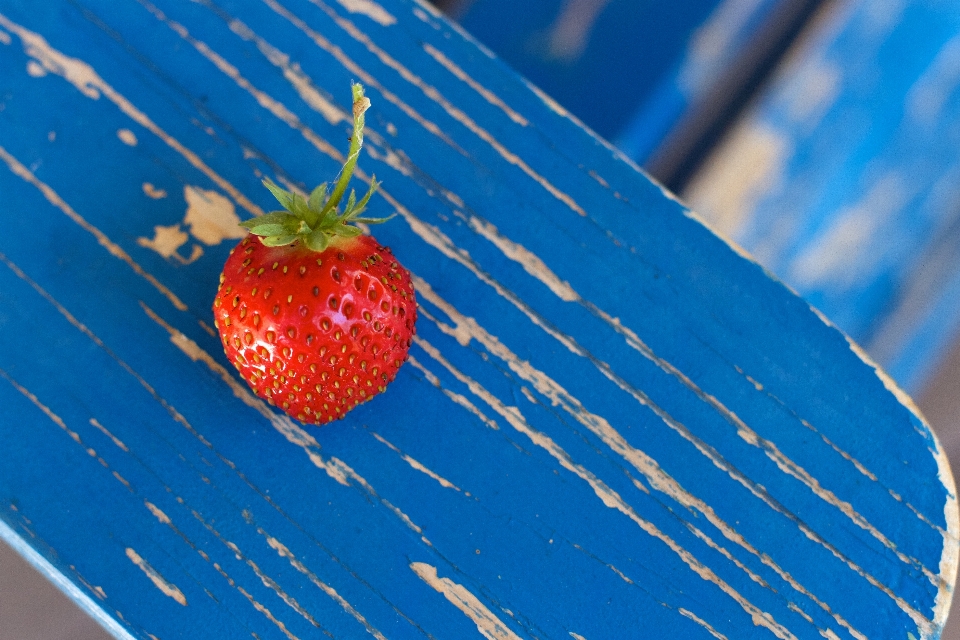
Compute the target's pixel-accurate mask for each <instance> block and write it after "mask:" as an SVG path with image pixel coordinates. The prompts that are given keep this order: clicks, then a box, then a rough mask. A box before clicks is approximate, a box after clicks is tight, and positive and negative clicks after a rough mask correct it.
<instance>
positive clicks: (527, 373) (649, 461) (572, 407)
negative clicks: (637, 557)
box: [413, 275, 922, 637]
mask: <svg viewBox="0 0 960 640" xmlns="http://www.w3.org/2000/svg"><path fill="white" fill-rule="evenodd" d="M413 281H414V286H415V287H416V289H417V293H418V295H420V296H421V297H422V298H423V299H424V300H427V301H429V302H430V303H431V304H433V305H434V306H436V307H437V308H439V309H440V310H441V311H443V312H444V313H445V314H446V315H447V317H449V318H450V319H451V320H452V321H453V324H454V327H449V326H448V325H446V324H445V323H442V322H439V321H438V320H436V319H435V318H433V317H432V316H430V314H429V313H427V312H423V311H422V312H421V315H422V316H423V317H426V318H428V319H430V320H431V321H433V322H435V323H436V324H437V326H438V327H439V328H440V329H441V331H444V332H445V333H448V334H449V335H452V336H456V337H457V338H458V340H460V342H461V344H464V345H465V344H469V342H470V340H472V339H473V340H477V342H479V343H480V344H481V345H483V346H484V347H485V348H486V349H487V351H488V352H490V353H491V354H492V355H494V356H496V357H498V358H500V359H501V360H502V361H504V362H505V363H506V364H507V366H508V367H509V368H510V370H511V371H513V372H514V373H516V374H517V375H518V376H519V377H520V378H522V379H524V380H526V381H527V382H529V383H531V384H533V386H534V388H536V389H537V391H538V392H539V393H541V394H542V395H544V396H545V397H547V398H548V399H549V400H550V401H551V402H552V403H553V404H555V405H558V406H560V407H562V408H563V409H564V410H565V411H566V412H567V413H569V414H570V415H571V416H573V417H574V418H575V419H576V420H577V421H578V422H580V423H581V424H583V425H584V426H586V427H587V428H588V429H589V430H590V431H591V432H593V433H594V434H595V435H597V436H598V437H599V438H600V439H601V440H602V441H603V442H604V443H605V444H606V445H607V446H608V447H610V448H611V449H612V450H613V451H615V452H616V453H617V454H618V455H620V456H621V457H622V458H623V459H624V460H626V461H627V462H628V463H629V464H631V465H632V466H633V467H634V468H635V469H637V471H639V472H640V473H641V474H643V476H644V477H645V478H646V480H647V482H648V483H649V484H650V486H651V487H653V488H654V489H655V490H657V491H659V492H661V493H664V494H665V495H668V496H670V497H671V498H672V499H674V500H676V501H677V502H678V503H680V504H682V505H683V506H685V507H687V508H688V509H693V510H695V511H697V512H699V513H701V514H703V515H704V516H705V517H706V518H707V520H708V521H709V522H710V523H711V524H713V525H714V526H715V527H717V529H719V530H720V532H721V533H722V534H723V536H724V537H725V538H727V539H728V540H730V541H731V542H733V543H734V544H737V545H738V546H740V547H741V548H743V549H745V550H746V551H748V552H749V553H751V554H752V555H754V556H756V557H757V558H759V559H760V560H761V562H763V563H764V564H765V565H767V566H769V567H770V568H771V569H773V570H774V571H775V572H776V573H777V575H778V576H780V577H781V578H782V579H783V580H785V581H786V582H787V583H789V584H790V585H791V586H792V587H793V588H794V589H796V590H797V591H798V592H799V593H802V594H803V595H804V596H806V597H808V598H810V599H811V600H812V601H813V602H815V603H816V604H817V605H818V606H820V607H821V608H822V609H824V610H825V611H827V612H828V613H830V614H831V615H832V616H833V617H834V619H835V620H836V621H837V622H838V623H839V624H841V625H842V626H844V628H846V629H848V630H849V631H850V633H851V634H852V635H854V636H855V637H862V635H858V634H859V632H857V631H856V630H855V629H853V628H852V627H851V626H850V625H849V623H848V622H847V621H846V620H844V619H843V618H842V617H841V616H839V614H836V613H834V612H833V611H831V610H830V608H829V606H828V605H827V604H826V603H825V602H824V601H823V600H821V599H819V598H818V597H816V596H815V595H814V594H813V593H811V592H810V591H809V590H808V589H806V588H805V587H803V586H802V585H801V584H800V583H799V582H798V581H797V580H796V579H795V578H793V577H792V576H791V575H790V574H789V573H788V572H786V571H785V570H784V569H782V568H781V567H780V566H779V565H777V564H776V563H775V562H774V561H773V560H772V559H771V558H770V557H769V556H767V555H766V554H762V553H760V552H759V551H758V550H757V549H756V548H754V547H753V545H751V544H750V543H749V542H748V541H747V540H746V539H745V538H744V537H743V536H742V535H741V534H740V533H738V532H737V531H736V530H735V529H734V528H733V527H731V526H730V525H729V524H728V523H726V522H725V521H724V520H723V519H722V518H720V517H719V516H718V515H717V514H716V512H715V511H714V510H713V508H712V507H711V506H710V505H708V504H706V503H705V502H704V501H702V500H700V499H699V498H697V497H695V496H694V495H692V494H691V493H689V492H688V491H686V490H685V489H684V488H683V487H682V486H681V485H680V484H679V483H678V482H676V480H674V479H673V478H672V477H671V476H670V475H669V474H667V473H666V472H665V471H664V470H663V469H662V468H661V467H660V465H659V464H658V463H657V462H656V460H654V459H653V458H651V457H650V456H648V455H647V454H646V453H644V452H643V451H641V450H639V449H636V448H634V447H633V446H631V445H630V444H629V443H628V442H627V441H626V439H625V438H624V437H623V436H622V435H621V434H620V433H619V432H618V431H617V430H616V429H614V428H613V427H612V426H611V425H610V424H609V423H608V422H607V421H606V420H605V419H604V418H602V417H600V416H598V415H596V414H593V413H591V412H589V411H587V410H586V408H585V407H583V405H582V404H581V403H580V401H579V400H577V399H576V398H575V397H573V396H572V395H571V394H569V392H567V391H566V390H565V389H563V388H562V387H561V386H560V385H559V384H557V383H556V382H555V381H554V380H553V379H551V378H550V377H549V376H547V375H546V374H545V373H543V372H542V371H539V370H537V369H535V368H534V367H533V366H532V365H531V364H530V363H529V362H526V361H522V360H520V359H519V358H518V357H517V356H516V354H514V353H513V352H512V351H510V350H509V349H508V348H507V347H506V346H505V345H504V344H503V343H502V342H500V340H499V339H498V338H497V337H496V336H493V335H490V334H489V333H488V332H487V331H486V330H485V329H483V328H482V327H481V326H480V325H479V324H478V323H477V322H476V320H474V319H473V318H469V317H466V316H464V315H462V314H460V313H459V312H458V311H457V310H456V309H454V308H453V306H452V305H450V304H449V303H448V302H447V301H445V300H443V299H442V298H440V297H439V296H438V295H437V294H436V293H435V292H434V291H433V289H432V287H430V285H429V283H427V282H426V281H423V280H422V279H420V278H419V277H417V276H416V275H414V276H413ZM624 330H625V331H628V332H629V330H627V329H625V328H624ZM464 339H465V340H466V342H464ZM566 339H567V340H571V339H569V338H566ZM637 340H638V342H639V339H638V338H637ZM639 344H640V345H642V343H639ZM643 346H644V347H645V345H643ZM568 348H570V349H571V351H573V352H574V353H577V351H574V348H576V349H577V350H579V347H578V346H575V345H574V344H573V343H572V340H571V342H570V344H569V346H568ZM650 353H651V355H653V354H652V352H650ZM581 355H582V352H581ZM653 357H656V356H653ZM657 360H658V361H659V362H660V363H661V364H662V366H668V367H669V371H670V372H672V373H673V374H674V375H676V376H678V377H679V378H680V379H681V380H685V381H687V383H688V384H689V385H691V386H692V387H693V388H695V389H696V390H697V391H699V394H700V395H701V396H702V399H704V400H705V401H708V402H711V403H713V404H714V405H715V407H716V406H717V405H719V403H718V402H717V401H716V399H715V398H713V397H712V396H709V395H707V394H705V393H703V392H702V391H700V390H699V388H697V387H696V386H695V385H694V384H693V382H692V381H690V380H689V379H688V378H686V376H684V375H683V374H682V373H681V372H679V371H677V370H676V369H674V368H672V365H669V363H666V362H664V361H662V360H659V359H657ZM598 366H600V367H601V371H604V372H605V369H604V368H603V367H605V365H603V364H602V363H600V365H598ZM608 378H609V379H611V380H612V381H614V382H615V383H617V384H618V386H620V387H621V388H622V389H623V390H624V391H627V392H628V393H630V394H631V395H632V396H633V397H634V398H635V399H636V400H637V401H638V402H640V403H641V404H643V405H645V406H647V407H649V408H650V409H651V410H652V411H653V412H654V413H655V414H656V415H657V416H658V417H659V418H660V419H661V420H663V421H664V423H665V424H667V425H668V426H669V427H671V428H672V429H674V430H675V431H677V432H678V433H679V434H680V435H681V436H683V437H684V438H685V439H687V440H688V441H690V442H691V443H692V444H694V446H696V447H697V449H698V450H699V451H700V452H701V453H702V454H703V455H705V456H707V457H708V458H709V459H710V460H711V462H713V463H714V464H715V465H716V466H717V467H718V468H720V469H722V470H724V471H726V472H727V473H728V474H729V475H730V476H731V477H732V478H733V479H734V480H737V481H738V482H740V483H741V484H743V486H744V487H746V488H747V489H748V490H750V491H751V492H752V493H753V494H754V495H756V496H757V497H759V498H760V499H761V500H763V501H764V502H765V503H766V504H767V505H768V506H770V507H771V508H773V509H774V510H775V511H777V512H779V513H782V514H784V515H787V516H788V517H790V518H791V520H793V521H794V522H796V523H797V525H798V527H800V528H801V531H803V533H804V534H805V535H807V536H808V537H810V539H811V540H814V541H816V542H817V543H818V544H821V545H823V546H824V547H825V548H827V549H829V550H831V552H832V553H833V554H834V555H836V556H837V557H841V558H842V556H841V555H840V554H839V552H838V551H836V549H834V548H833V547H831V546H829V545H828V544H827V543H826V541H825V540H823V538H822V537H820V536H819V535H817V534H815V533H814V532H813V531H811V530H809V528H808V527H807V526H806V525H805V524H804V523H803V522H802V521H801V520H799V519H798V518H796V517H795V516H792V514H789V513H788V512H786V510H785V509H784V508H783V507H782V506H780V505H779V504H778V503H776V502H775V501H774V500H773V499H772V498H771V497H770V496H769V494H767V493H766V490H765V489H763V488H762V487H760V486H759V485H757V484H756V483H754V482H752V481H750V480H749V479H747V478H745V477H744V476H743V475H742V474H740V473H739V472H738V471H736V470H735V469H734V468H733V467H732V466H731V465H729V464H728V463H727V462H726V461H725V460H723V458H722V457H721V456H720V455H719V453H718V452H716V451H715V450H713V449H712V448H711V447H709V446H708V445H706V444H705V443H702V442H701V441H699V439H697V438H696V437H695V436H693V434H692V433H690V432H689V430H688V429H687V428H686V427H685V426H683V425H681V424H680V423H678V422H677V421H676V420H674V419H673V418H672V417H671V416H670V415H669V414H667V413H666V412H665V411H664V410H663V409H662V408H660V407H659V406H657V405H656V404H655V403H654V402H653V401H652V400H650V398H649V397H647V396H646V395H645V394H644V393H643V392H641V391H639V390H636V389H632V388H630V387H628V386H626V385H625V383H624V382H623V381H622V380H620V379H619V378H617V377H616V376H614V375H613V374H610V375H608ZM719 407H722V405H719ZM722 408H723V409H724V410H726V408H725V407H722ZM726 411H727V413H730V412H729V411H728V410H726ZM730 415H731V416H732V415H733V414H732V413H730ZM734 417H735V416H734ZM740 424H741V425H742V423H740ZM743 430H745V431H743ZM741 432H749V429H748V428H747V427H746V425H742V431H741ZM750 433H752V432H750ZM756 437H757V440H758V443H759V440H760V439H759V436H756ZM764 442H765V441H764ZM771 446H772V444H771ZM714 544H715V543H714ZM718 548H719V547H718ZM727 553H729V552H727ZM842 559H843V560H844V562H846V563H847V564H848V565H849V566H850V567H851V568H853V569H854V570H855V571H857V572H858V573H859V574H860V575H862V576H864V577H866V578H867V579H868V580H870V581H871V584H873V585H874V586H877V587H878V588H881V589H882V590H883V591H884V593H886V594H887V595H888V596H890V597H891V598H893V599H894V601H895V602H897V604H898V606H900V608H901V609H904V610H905V611H906V612H907V613H908V614H909V613H911V612H912V613H913V614H915V615H917V616H919V613H917V612H916V611H915V610H913V609H912V607H910V606H909V605H908V604H907V603H906V602H905V601H904V600H903V599H902V598H898V597H897V596H896V595H895V594H894V593H893V592H892V591H891V590H890V589H889V588H887V587H885V586H883V585H881V584H880V583H879V581H877V580H876V579H875V578H872V577H871V576H868V575H867V574H866V572H864V571H863V570H862V569H861V568H859V567H857V566H856V565H854V564H853V563H851V562H850V561H849V560H848V559H846V558H842ZM739 566H741V568H742V569H744V570H745V569H746V567H744V566H742V565H739ZM748 575H751V578H753V576H754V574H752V572H748ZM920 619H922V616H920Z"/></svg>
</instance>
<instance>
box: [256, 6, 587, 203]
mask: <svg viewBox="0 0 960 640" xmlns="http://www.w3.org/2000/svg"><path fill="white" fill-rule="evenodd" d="M265 1H268V2H269V3H271V4H276V2H275V0H265ZM310 2H312V3H313V4H315V5H316V6H318V7H320V8H321V9H322V10H323V11H324V12H326V13H327V15H329V16H330V17H331V18H332V19H333V21H334V22H336V23H337V26H339V27H340V28H341V29H343V30H344V31H345V32H346V33H347V34H348V35H350V37H351V38H353V39H354V40H356V41H357V42H359V43H361V44H363V45H364V46H365V47H366V48H367V50H368V51H370V53H372V54H374V55H375V56H377V58H378V59H379V60H380V61H381V62H383V63H384V64H385V65H387V66H388V67H390V68H391V69H393V70H394V71H396V72H397V73H399V74H400V76H401V77H402V78H403V79H404V80H406V81H407V82H409V83H410V84H412V85H413V86H415V87H417V88H418V89H420V90H421V91H422V92H423V94H424V95H425V96H426V97H427V98H429V99H430V100H431V101H433V102H435V103H436V104H438V105H439V106H440V107H442V108H443V110H444V111H446V112H447V114H448V115H449V116H450V117H452V118H453V119H454V120H456V121H457V122H459V123H460V124H462V125H463V126H465V127H466V128H467V129H469V130H470V132H471V133H473V134H474V135H476V136H477V137H478V138H480V139H481V140H483V141H484V142H486V143H487V144H488V145H490V147H491V148H493V149H494V150H495V151H496V152H497V153H498V154H499V155H500V156H501V157H502V158H503V159H504V160H506V161H507V162H508V163H509V164H512V165H514V166H515V167H517V168H518V169H520V170H521V171H523V172H524V173H525V174H527V176H528V177H530V178H531V179H532V180H534V181H535V182H536V183H537V184H539V185H540V186H541V187H543V188H544V189H545V190H546V191H547V192H548V193H549V194H550V195H552V196H553V197H554V198H556V199H557V200H559V201H560V202H562V203H564V204H565V205H566V206H567V207H569V208H570V209H571V210H572V211H574V212H575V213H577V214H579V215H581V216H586V215H587V212H586V211H585V210H584V209H583V208H582V207H581V206H580V205H579V204H577V202H576V200H574V199H573V198H572V197H571V196H570V195H569V194H567V193H565V192H564V191H562V190H560V189H558V188H557V187H556V186H555V185H554V184H552V183H551V182H550V181H549V180H547V179H546V178H545V177H543V176H542V175H540V174H539V173H537V172H536V171H535V170H534V169H533V168H532V167H531V166H530V165H528V164H527V163H526V161H525V160H524V159H523V158H521V157H520V156H518V155H517V154H515V153H513V152H512V151H510V150H509V149H507V147H506V146H505V145H504V144H503V143H501V142H500V141H499V140H497V139H496V138H495V137H494V136H493V135H491V134H490V132H488V131H487V130H486V129H484V128H483V127H481V126H479V125H478V124H477V123H476V122H475V121H474V120H473V118H471V117H470V116H469V115H467V113H466V112H464V111H463V110H462V109H460V108H458V107H457V106H455V105H454V104H453V103H452V102H450V101H449V100H447V99H446V98H445V97H444V96H443V94H441V93H440V91H438V90H437V89H436V87H433V86H431V85H429V84H427V83H426V82H424V81H423V80H422V79H421V78H420V76H418V75H416V74H415V73H413V72H411V71H410V70H409V69H407V68H406V67H405V66H404V65H403V64H401V63H400V62H399V61H397V60H396V59H395V58H393V57H392V56H391V55H390V54H388V53H387V52H386V51H385V50H383V49H382V48H380V47H379V46H377V44H376V43H374V42H373V40H372V39H371V38H370V37H369V36H368V35H367V34H365V33H363V31H361V30H360V29H358V28H357V27H356V26H355V25H354V24H353V23H352V22H350V21H349V20H346V19H344V18H342V17H340V16H338V15H336V14H335V13H334V12H333V11H331V10H330V8H329V7H327V6H326V5H325V4H323V3H322V2H320V0H310ZM371 79H372V78H371ZM384 97H386V95H385V96H384Z"/></svg>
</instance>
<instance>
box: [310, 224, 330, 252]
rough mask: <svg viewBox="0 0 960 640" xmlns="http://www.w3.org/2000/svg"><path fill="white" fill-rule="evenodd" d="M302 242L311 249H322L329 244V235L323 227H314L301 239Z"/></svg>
mask: <svg viewBox="0 0 960 640" xmlns="http://www.w3.org/2000/svg"><path fill="white" fill-rule="evenodd" d="M303 241H304V243H305V244H306V245H307V246H308V247H310V249H311V250H313V251H323V250H324V249H326V248H327V246H328V245H329V244H330V235H329V234H328V233H327V231H326V230H325V229H316V230H314V231H313V232H311V233H310V234H308V235H306V236H305V237H304V239H303Z"/></svg>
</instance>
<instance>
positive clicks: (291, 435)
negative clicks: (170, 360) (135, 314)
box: [140, 301, 423, 534]
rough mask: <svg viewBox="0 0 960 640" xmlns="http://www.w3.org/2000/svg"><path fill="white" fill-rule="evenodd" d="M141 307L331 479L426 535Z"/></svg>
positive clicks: (172, 339)
mask: <svg viewBox="0 0 960 640" xmlns="http://www.w3.org/2000/svg"><path fill="white" fill-rule="evenodd" d="M140 306H141V308H143V311H144V313H146V314H147V316H148V317H150V319H151V320H153V321H154V322H156V323H157V324H158V325H160V326H161V327H163V328H164V329H165V330H166V331H167V332H168V333H169V335H170V342H172V343H173V344H174V346H176V347H177V348H178V349H180V351H182V352H183V354H184V355H186V356H187V357H188V358H190V359H191V360H192V361H194V362H202V363H203V364H205V365H206V366H207V367H208V368H209V369H210V370H211V371H213V372H214V373H216V374H217V375H218V376H219V377H220V379H221V380H223V382H225V383H226V384H227V386H228V387H230V390H231V391H233V394H234V396H235V397H236V398H238V399H239V400H241V401H242V402H243V403H244V404H246V405H247V406H248V407H250V408H252V409H255V410H256V411H257V412H258V413H260V415H262V416H263V417H264V418H266V419H267V420H268V421H269V422H270V424H271V425H272V426H273V428H274V429H276V430H277V431H278V432H279V433H280V434H281V435H282V436H283V437H284V438H286V440H287V441H288V442H289V443H291V444H293V445H296V446H298V447H300V448H301V449H302V450H303V451H304V453H306V454H307V457H308V458H309V459H310V461H311V462H312V463H313V464H314V465H315V466H316V467H317V468H319V469H322V470H323V471H325V472H326V474H327V475H328V476H330V477H331V478H333V479H334V480H336V481H337V482H339V483H340V484H342V485H344V486H350V485H351V484H352V485H355V486H357V487H359V488H361V489H362V490H363V491H365V492H366V493H367V494H368V495H369V496H370V497H372V498H374V499H375V500H378V501H379V502H380V503H381V504H382V505H383V506H385V507H386V508H387V509H389V510H390V511H392V512H393V513H394V515H396V516H397V517H398V518H399V519H400V521H401V522H403V523H404V524H405V525H406V526H407V527H408V528H410V529H411V530H413V531H415V532H416V533H418V534H420V533H422V532H423V530H422V529H421V528H420V527H419V526H417V524H416V523H414V522H413V520H411V519H410V517H409V516H408V515H407V514H406V513H404V512H403V511H402V510H400V509H399V508H398V507H396V506H394V505H393V504H391V503H390V501H389V500H387V499H386V498H384V497H382V496H381V495H379V494H378V493H377V491H376V490H374V488H373V486H371V485H370V483H369V482H367V480H366V479H364V478H363V476H361V475H360V474H358V473H357V472H356V471H354V470H353V468H352V467H350V465H348V464H347V463H346V462H344V461H343V460H340V459H339V458H336V457H333V456H331V457H330V458H328V459H324V457H323V456H322V455H320V444H319V443H318V442H317V440H316V439H315V438H314V437H313V436H312V435H310V434H309V433H307V432H306V431H305V430H304V429H303V428H301V427H299V426H297V425H296V424H295V423H294V422H293V420H291V419H290V417H289V416H287V415H286V414H278V413H275V412H274V411H272V410H271V409H270V407H269V406H268V405H267V403H266V402H264V401H263V400H261V399H260V398H258V397H257V396H255V395H254V394H253V393H251V392H250V389H249V387H247V386H246V385H245V384H244V383H242V382H240V381H239V380H237V379H236V378H234V377H233V376H232V375H230V372H229V371H227V370H226V369H225V368H224V367H223V366H222V365H221V364H220V363H218V362H217V361H216V360H214V358H213V356H211V355H210V354H209V353H207V352H206V351H204V350H203V349H202V348H200V346H199V345H197V343H196V342H194V341H193V340H191V339H190V338H188V337H187V336H186V335H184V334H183V333H182V332H180V331H177V330H176V329H174V328H173V327H172V326H171V325H170V324H169V323H168V322H166V321H165V320H164V319H163V318H161V317H160V316H159V315H157V313H156V312H155V311H153V309H151V308H150V307H148V306H147V305H146V304H144V303H143V302H142V301H141V302H140Z"/></svg>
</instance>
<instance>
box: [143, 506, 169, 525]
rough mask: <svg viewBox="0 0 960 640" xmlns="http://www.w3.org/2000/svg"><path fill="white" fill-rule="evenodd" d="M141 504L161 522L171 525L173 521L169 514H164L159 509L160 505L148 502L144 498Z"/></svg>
mask: <svg viewBox="0 0 960 640" xmlns="http://www.w3.org/2000/svg"><path fill="white" fill-rule="evenodd" d="M143 504H144V506H146V507H147V510H148V511H149V512H150V513H152V514H153V517H154V518H156V519H157V520H159V521H160V523H161V524H165V525H171V526H172V525H173V521H172V520H170V516H168V515H167V514H165V513H164V512H163V511H161V510H160V507H158V506H157V505H155V504H153V503H152V502H148V501H147V500H144V501H143Z"/></svg>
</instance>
